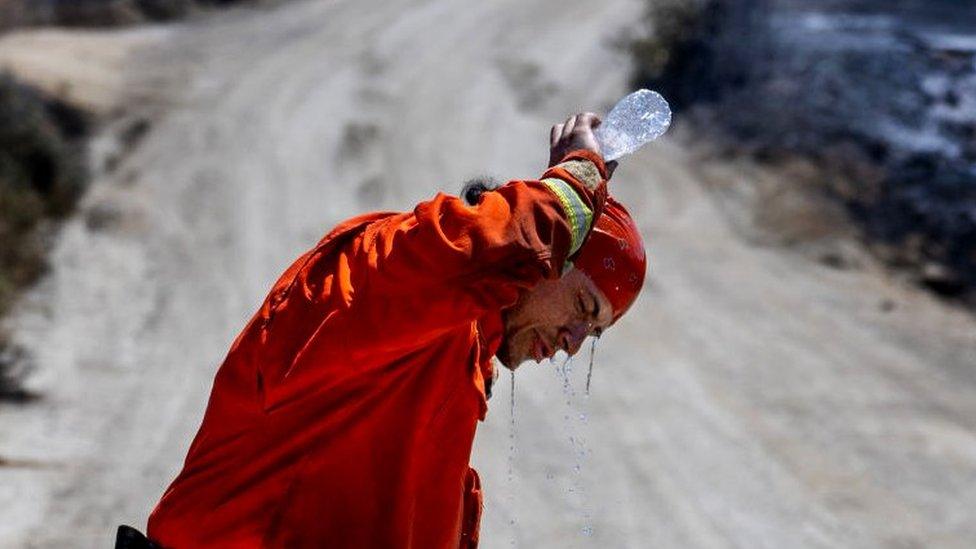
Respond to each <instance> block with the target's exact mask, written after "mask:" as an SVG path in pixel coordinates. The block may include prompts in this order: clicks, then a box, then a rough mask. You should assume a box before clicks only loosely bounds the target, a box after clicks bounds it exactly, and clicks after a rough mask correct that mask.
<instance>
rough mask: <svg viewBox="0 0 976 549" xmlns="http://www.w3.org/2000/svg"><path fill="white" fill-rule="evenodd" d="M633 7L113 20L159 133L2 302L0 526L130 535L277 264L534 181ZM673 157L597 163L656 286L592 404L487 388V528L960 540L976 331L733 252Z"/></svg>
mask: <svg viewBox="0 0 976 549" xmlns="http://www.w3.org/2000/svg"><path fill="white" fill-rule="evenodd" d="M639 10H640V3H639V2H636V1H631V0H612V1H606V2H599V3H597V2H574V3H565V2H559V1H556V0H543V1H538V2H522V1H515V0H500V1H497V2H480V3H476V2H463V3H462V2H451V1H447V0H430V1H423V2H407V1H402V0H390V1H385V2H352V1H336V2H326V1H321V2H297V3H289V4H286V5H284V6H283V7H281V8H280V9H276V10H273V11H267V12H248V11H241V12H230V13H228V14H224V15H221V16H218V17H217V18H216V19H212V20H207V21H204V22H192V23H189V24H184V25H177V26H173V27H166V28H162V29H159V28H157V29H150V30H146V31H145V32H151V33H152V34H151V37H150V38H146V37H145V36H141V37H140V38H139V39H138V40H135V41H133V39H132V34H133V33H131V32H130V33H128V34H126V33H123V34H122V35H112V34H110V35H109V38H108V39H109V41H111V40H112V39H117V40H118V41H119V43H120V44H122V43H123V42H124V43H125V44H129V45H131V44H136V45H135V46H132V48H133V49H132V54H131V55H129V56H127V57H126V58H125V60H124V65H125V74H126V75H127V76H128V78H127V80H126V82H124V83H122V84H119V85H121V86H122V87H123V88H124V89H123V91H124V92H125V94H124V95H126V97H128V101H129V104H130V112H132V113H135V114H139V113H141V112H143V111H144V112H145V113H147V116H149V117H150V118H151V120H152V126H151V128H150V130H149V132H148V134H147V135H146V136H145V137H144V138H143V139H142V140H141V141H140V142H139V143H138V145H137V146H136V148H135V149H134V151H133V152H132V153H131V154H129V155H128V156H126V157H125V159H124V160H123V161H122V163H121V164H120V165H119V166H117V167H115V168H114V169H113V170H111V171H106V172H105V173H104V175H102V176H101V177H100V179H99V181H98V182H97V184H96V186H95V187H94V188H93V190H92V192H91V193H90V194H89V196H88V197H87V199H86V201H85V204H84V207H85V211H84V212H83V213H82V214H81V215H79V216H78V218H77V219H75V220H73V221H71V222H70V223H69V224H68V225H67V226H66V228H65V230H64V231H63V233H62V236H61V238H60V239H59V241H58V242H57V245H56V248H55V250H54V255H53V263H54V268H53V271H52V274H51V276H50V277H49V278H48V279H47V280H46V281H45V282H44V283H43V284H41V285H40V286H39V287H37V288H36V289H35V290H34V291H32V292H31V294H30V295H29V296H28V297H27V298H26V299H25V300H24V303H22V304H21V306H20V308H19V309H20V310H19V311H18V313H17V314H16V315H15V316H14V317H13V318H11V319H10V324H11V326H12V327H13V328H14V330H15V333H16V336H17V338H18V340H19V341H21V342H22V343H23V344H25V345H27V346H28V347H29V348H30V349H31V350H32V351H33V352H34V353H35V356H36V358H37V362H38V375H37V376H36V378H35V379H34V380H33V381H32V384H33V386H34V387H36V388H37V389H38V390H39V391H40V392H42V393H43V394H44V395H45V398H44V399H43V400H42V401H40V402H39V403H37V404H33V405H30V406H27V407H9V406H5V407H3V408H2V409H0V456H2V457H3V458H4V459H5V460H6V461H5V465H2V466H0V509H3V518H2V519H0V546H2V547H93V548H94V547H108V546H109V545H110V540H111V538H112V535H113V534H112V533H113V529H114V527H115V526H116V525H117V524H119V523H123V522H127V523H132V524H136V525H138V526H140V527H142V526H144V524H145V522H144V521H145V518H146V516H147V514H148V512H149V510H150V509H151V507H152V505H153V504H154V503H155V501H156V500H157V499H158V497H159V495H160V494H161V493H162V491H163V489H164V487H165V486H166V484H167V483H168V482H169V480H170V479H171V478H172V477H173V475H174V474H175V473H176V471H177V470H178V468H179V466H180V463H181V461H182V458H183V456H184V454H185V452H186V448H187V447H188V445H189V442H190V438H191V436H192V434H193V432H194V431H195V429H196V427H197V425H198V423H199V420H200V417H201V415H202V411H203V408H204V406H205V404H206V398H207V394H208V391H209V387H210V383H211V380H212V375H213V372H214V369H215V367H216V366H217V365H218V364H219V362H220V360H221V359H222V358H223V354H224V352H225V351H226V349H227V347H228V346H229V344H230V342H231V341H232V339H233V337H234V336H235V335H236V333H237V331H238V330H239V329H240V328H241V327H242V326H243V325H244V323H245V321H246V319H247V318H248V317H249V316H250V314H251V313H252V311H253V310H254V309H255V308H256V307H257V305H258V304H259V302H260V300H261V298H262V297H263V295H264V293H265V292H266V290H267V288H268V287H269V285H270V283H271V282H272V281H273V280H274V279H275V277H276V276H277V275H278V273H279V272H280V270H281V269H282V268H283V267H284V266H286V265H287V264H288V263H289V262H290V260H291V259H292V258H293V257H295V256H297V255H298V254H299V253H300V252H301V251H303V250H304V249H305V248H306V247H308V246H310V245H311V244H313V243H314V242H315V241H316V240H317V239H318V238H319V237H320V235H321V234H322V233H324V232H325V231H326V230H327V229H329V228H330V227H331V226H332V225H333V224H334V223H336V222H337V221H339V220H341V219H343V218H345V217H347V216H349V215H351V214H353V213H356V212H360V211H364V210H369V209H376V208H407V207H410V206H411V205H413V204H414V203H415V202H417V201H419V200H421V199H423V198H426V197H429V196H432V194H433V193H434V192H435V191H437V190H447V191H453V190H456V189H457V188H459V186H460V182H461V181H463V180H464V179H466V178H468V177H470V176H473V175H479V174H485V173H487V174H493V175H496V176H497V177H499V178H502V179H505V178H514V177H533V176H535V175H537V174H539V172H540V169H541V168H542V167H543V166H542V165H543V163H544V162H545V160H546V155H547V151H546V138H547V130H548V127H549V125H550V124H551V123H552V122H553V121H554V120H557V119H560V118H561V117H564V116H565V115H566V114H568V113H570V112H572V111H575V110H577V109H580V108H589V109H602V108H605V107H606V106H607V105H608V104H609V103H611V102H612V101H613V100H614V99H615V98H616V97H618V96H619V95H621V94H622V93H623V92H624V91H625V90H626V86H625V79H626V75H627V70H628V69H627V65H626V59H625V58H624V57H623V56H622V55H621V54H619V53H615V52H614V50H613V49H612V48H610V47H609V46H608V44H609V43H610V42H612V41H613V40H614V39H615V38H616V37H617V36H618V35H619V32H620V30H621V29H622V28H623V27H624V26H625V25H627V24H628V23H629V22H631V21H633V20H634V19H635V17H636V15H637V14H638V13H639ZM139 32H142V31H136V33H135V34H137V35H138V34H139ZM113 37H114V38H113ZM110 141H111V140H110V139H105V140H102V141H100V142H99V143H98V144H97V146H96V151H98V150H101V149H99V147H103V146H105V147H107V146H108V145H106V143H109V144H110ZM109 148H110V147H109ZM695 164H696V162H695V161H694V160H693V159H692V158H690V157H689V156H688V154H687V153H686V152H685V151H683V150H682V149H681V148H679V147H678V146H677V145H675V144H674V143H673V142H669V141H665V142H663V143H661V144H659V145H656V146H655V147H653V149H651V150H647V151H644V152H642V153H640V154H639V155H637V156H636V157H633V158H631V159H629V160H627V161H626V162H625V163H624V164H623V165H622V167H621V168H620V170H618V172H617V175H616V176H615V181H614V190H615V192H616V193H617V194H619V195H620V196H622V197H623V198H624V199H625V200H626V201H628V202H629V203H630V204H631V205H632V210H633V211H635V212H636V213H637V216H638V218H639V221H640V224H641V226H642V228H643V229H644V230H645V231H646V235H647V237H648V243H649V246H650V256H651V270H650V281H651V285H650V287H649V288H648V289H647V291H645V293H644V295H643V297H642V299H641V301H640V302H639V303H638V306H637V307H636V308H635V311H634V312H632V313H631V314H630V315H629V316H628V317H627V319H625V320H624V321H622V322H621V323H620V324H619V326H618V327H616V328H615V329H614V330H612V331H610V332H609V333H608V334H607V335H606V336H604V338H603V339H602V341H600V343H599V345H598V348H597V356H596V360H595V367H594V373H593V391H592V394H591V396H589V397H588V398H587V397H585V396H584V395H583V394H582V387H583V384H584V383H585V375H586V371H585V370H586V368H585V366H586V364H585V363H586V357H585V356H583V357H579V358H577V359H576V361H575V365H573V366H572V368H571V370H572V371H571V373H570V374H569V375H568V376H567V377H566V379H564V378H563V377H561V376H560V374H559V373H558V370H557V368H556V366H553V365H541V366H534V365H532V366H529V365H527V366H526V367H525V368H523V369H522V370H520V371H519V374H518V380H517V391H516V404H515V412H516V421H515V427H514V430H513V429H512V427H511V425H510V416H509V400H508V397H509V383H508V380H507V379H506V378H505V377H503V378H502V379H500V380H499V382H498V388H497V389H496V395H495V397H494V398H493V400H492V404H491V405H492V409H491V411H490V412H489V417H488V420H487V421H486V422H485V423H484V424H483V425H482V426H481V427H480V430H479V434H478V439H477V441H476V449H475V455H474V457H473V462H474V464H475V466H476V467H477V468H478V469H479V470H480V471H481V473H482V477H483V479H484V482H485V485H486V490H487V494H488V501H487V503H486V511H485V513H486V514H485V519H484V522H483V538H484V546H485V547H488V548H494V547H507V546H513V545H514V546H518V547H560V548H562V547H635V548H644V547H771V548H782V547H921V546H926V547H936V546H938V547H966V546H971V544H972V541H973V540H974V539H976V398H974V395H976V371H974V368H976V322H974V321H973V319H972V318H971V317H969V316H967V315H965V314H962V313H960V312H958V311H954V310H952V309H951V308H949V307H946V306H945V305H942V304H940V303H938V302H936V301H935V300H934V299H932V298H930V297H929V296H927V295H925V294H923V293H921V292H918V291H915V290H912V289H910V288H906V287H904V286H903V285H901V284H898V283H895V282H892V281H890V280H889V279H888V278H887V277H886V276H885V275H884V274H883V273H882V272H880V271H879V270H877V269H875V268H874V267H872V266H871V264H870V262H867V263H866V264H865V266H864V267H863V268H861V269H851V270H836V269H829V268H827V267H824V266H822V265H819V264H817V263H815V262H811V261H810V260H808V259H805V258H804V257H801V256H800V255H797V254H794V253H791V252H789V251H785V250H782V249H779V248H770V247H760V246H757V245H755V244H751V243H750V242H749V241H747V240H745V239H743V238H742V236H741V233H740V232H738V231H736V230H734V226H733V224H732V223H731V222H730V221H729V219H730V218H729V216H728V215H727V207H719V204H718V203H717V200H719V198H718V197H719V196H721V195H717V194H715V193H714V192H712V191H709V190H708V188H707V186H706V185H705V184H703V183H702V180H701V177H700V176H699V170H698V169H697V168H696V165H695ZM584 354H585V353H584ZM567 402H568V403H569V404H567ZM510 437H514V438H510ZM512 440H514V442H511V441H512ZM510 447H514V451H512V450H510Z"/></svg>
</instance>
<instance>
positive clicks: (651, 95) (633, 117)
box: [595, 90, 671, 162]
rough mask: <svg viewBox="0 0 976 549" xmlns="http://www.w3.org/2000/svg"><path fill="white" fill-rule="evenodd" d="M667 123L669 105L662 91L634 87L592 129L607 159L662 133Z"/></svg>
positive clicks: (638, 146) (635, 147) (668, 121)
mask: <svg viewBox="0 0 976 549" xmlns="http://www.w3.org/2000/svg"><path fill="white" fill-rule="evenodd" d="M670 125H671V108H670V107H669V106H668V102H667V101H665V99H664V98H663V97H661V94H659V93H657V92H654V91H651V90H637V91H635V92H634V93H632V94H630V95H628V96H627V97H624V98H623V99H621V100H620V102H619V103H617V104H616V105H614V107H613V109H611V110H610V114H608V115H607V116H606V118H604V120H603V123H602V124H600V126H599V127H598V128H597V129H596V132H595V133H596V139H597V141H599V143H600V150H601V151H602V152H603V159H604V160H606V161H607V162H609V161H611V160H616V159H618V158H620V157H621V156H624V155H627V154H630V153H632V152H634V151H636V150H637V149H639V148H641V147H643V146H644V145H645V144H647V143H649V142H651V141H654V140H655V139H657V138H658V137H661V135H663V134H664V132H666V131H667V130H668V126H670Z"/></svg>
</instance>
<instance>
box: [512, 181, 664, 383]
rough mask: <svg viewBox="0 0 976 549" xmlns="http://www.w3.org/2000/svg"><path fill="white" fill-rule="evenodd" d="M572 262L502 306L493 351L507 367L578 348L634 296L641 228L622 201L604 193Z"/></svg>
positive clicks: (639, 279) (641, 265) (639, 276)
mask: <svg viewBox="0 0 976 549" xmlns="http://www.w3.org/2000/svg"><path fill="white" fill-rule="evenodd" d="M574 264H575V267H574V268H571V269H569V270H567V271H566V272H565V273H564V274H563V276H562V277H561V278H559V279H557V280H544V281H543V282H541V283H539V284H538V285H536V286H534V287H533V288H532V289H531V290H529V291H527V292H525V293H523V294H522V296H521V297H520V298H519V300H518V302H516V303H515V305H513V306H512V307H510V308H509V309H507V310H505V312H504V323H505V334H504V337H503V339H502V344H501V347H499V349H498V352H497V356H498V359H499V360H500V361H501V362H502V364H504V365H505V366H506V367H508V368H510V369H513V370H514V369H515V368H517V367H518V365H519V364H520V363H522V362H523V361H525V360H536V361H537V362H539V361H541V360H543V359H546V358H551V357H552V356H553V355H554V354H555V353H556V351H558V350H560V349H561V350H563V351H565V352H566V353H568V354H569V355H574V354H576V352H577V351H579V348H580V346H581V345H582V344H583V341H584V340H585V339H586V337H587V336H591V335H592V336H599V335H600V333H602V332H603V330H605V329H606V328H608V327H609V326H610V325H612V324H613V323H614V322H616V321H617V319H619V318H620V317H621V316H622V315H623V314H624V313H625V312H626V311H627V309H628V308H630V306H631V304H633V302H634V300H636V299H637V295H638V294H639V293H640V289H641V287H642V286H643V284H644V270H645V268H646V265H647V259H646V257H645V254H644V243H643V240H642V239H641V236H640V232H639V231H638V229H637V226H636V225H635V224H634V221H633V219H632V218H631V217H630V214H629V213H628V212H627V210H626V209H625V208H624V207H623V205H621V204H620V203H619V202H617V201H616V200H614V199H613V198H608V199H607V203H606V206H605V208H604V210H603V214H602V215H601V216H600V218H599V219H598V220H597V223H596V226H595V227H593V231H592V232H591V233H590V236H589V238H588V239H587V241H586V243H585V244H584V245H583V248H582V249H581V250H580V253H579V255H578V256H577V258H576V260H575V262H574Z"/></svg>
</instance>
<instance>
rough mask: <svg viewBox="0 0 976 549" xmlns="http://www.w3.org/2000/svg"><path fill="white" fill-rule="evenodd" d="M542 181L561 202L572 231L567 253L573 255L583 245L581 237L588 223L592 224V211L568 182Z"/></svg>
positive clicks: (586, 229) (551, 179)
mask: <svg viewBox="0 0 976 549" xmlns="http://www.w3.org/2000/svg"><path fill="white" fill-rule="evenodd" d="M542 182H543V183H544V184H545V185H546V186H547V187H549V190H551V191H552V192H553V194H555V195H556V197H557V198H559V203H560V204H562V206H563V211H564V212H566V219H567V220H568V221H569V227H570V229H571V231H572V243H571V245H570V249H569V255H573V254H575V253H576V251H577V250H579V248H580V246H582V245H583V239H585V238H586V234H587V233H588V232H589V231H590V225H592V224H593V212H592V211H591V210H590V209H589V208H588V207H587V206H586V203H585V202H583V200H582V199H581V198H580V197H579V195H578V194H577V193H576V190H575V189H573V187H572V186H570V184H569V183H566V182H565V181H563V180H562V179H556V178H547V179H543V180H542Z"/></svg>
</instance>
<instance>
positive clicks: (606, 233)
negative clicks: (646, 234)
mask: <svg viewBox="0 0 976 549" xmlns="http://www.w3.org/2000/svg"><path fill="white" fill-rule="evenodd" d="M573 264H574V265H575V266H576V268H577V269H579V270H581V271H583V273H585V274H586V275H587V276H588V277H590V280H592V281H593V282H594V283H595V284H596V285H597V287H598V288H600V290H601V291H602V292H603V294H604V295H605V296H607V299H608V300H609V301H610V304H611V305H612V306H613V322H616V321H617V319H619V318H620V317H621V316H623V314H624V313H625V312H627V309H629V308H630V306H631V305H633V303H634V301H635V300H636V299H637V295H638V294H639V293H640V290H641V287H642V286H643V285H644V271H645V269H646V268H647V256H646V254H645V253H644V241H643V239H642V238H641V235H640V230H639V229H638V228H637V225H636V224H635V223H634V220H633V218H632V217H630V213H629V212H628V211H627V209H626V208H624V206H623V204H621V203H620V202H617V201H616V200H614V199H613V198H612V197H609V196H608V197H607V202H606V205H605V206H604V208H603V213H602V214H601V215H600V217H599V219H597V222H596V226H595V227H593V230H592V231H591V232H590V236H589V237H588V238H587V240H586V243H584V244H583V248H582V249H581V250H580V253H579V255H578V256H577V257H576V260H575V261H573Z"/></svg>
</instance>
